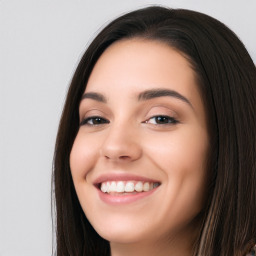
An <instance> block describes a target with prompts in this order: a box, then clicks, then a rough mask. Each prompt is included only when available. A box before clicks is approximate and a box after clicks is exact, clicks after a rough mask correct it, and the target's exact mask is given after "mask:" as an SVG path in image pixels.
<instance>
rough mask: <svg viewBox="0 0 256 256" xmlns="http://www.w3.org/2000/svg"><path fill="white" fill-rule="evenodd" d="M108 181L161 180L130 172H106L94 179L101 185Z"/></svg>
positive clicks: (94, 182) (96, 183) (95, 183)
mask: <svg viewBox="0 0 256 256" xmlns="http://www.w3.org/2000/svg"><path fill="white" fill-rule="evenodd" d="M106 181H144V182H158V183H160V181H158V180H155V179H151V178H147V177H143V176H139V175H136V174H130V173H106V174H102V175H100V176H98V177H97V178H96V179H95V180H94V181H93V184H94V185H99V184H101V183H102V182H106Z"/></svg>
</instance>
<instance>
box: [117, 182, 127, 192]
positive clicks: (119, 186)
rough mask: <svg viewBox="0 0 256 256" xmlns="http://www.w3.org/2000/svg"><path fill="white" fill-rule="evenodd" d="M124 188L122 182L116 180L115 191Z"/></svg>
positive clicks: (122, 190) (121, 190) (120, 190)
mask: <svg viewBox="0 0 256 256" xmlns="http://www.w3.org/2000/svg"><path fill="white" fill-rule="evenodd" d="M124 190H125V185H124V182H122V181H118V182H117V184H116V192H119V193H120V192H124Z"/></svg>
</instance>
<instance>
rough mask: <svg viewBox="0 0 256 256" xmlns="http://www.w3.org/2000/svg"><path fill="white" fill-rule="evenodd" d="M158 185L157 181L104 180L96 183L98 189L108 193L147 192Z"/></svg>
mask: <svg viewBox="0 0 256 256" xmlns="http://www.w3.org/2000/svg"><path fill="white" fill-rule="evenodd" d="M159 186H160V183H159V182H148V181H106V182H102V183H100V184H98V187H99V189H100V190H101V191H102V192H103V193H106V194H110V195H128V194H138V193H143V192H148V191H150V190H153V189H154V188H157V187H159Z"/></svg>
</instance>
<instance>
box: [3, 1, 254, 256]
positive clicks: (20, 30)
mask: <svg viewBox="0 0 256 256" xmlns="http://www.w3.org/2000/svg"><path fill="white" fill-rule="evenodd" d="M151 4H161V5H165V6H170V7H173V8H187V9H193V10H197V11H201V12H204V13H207V14H209V15H211V16H213V17H215V18H217V19H219V20H221V21H222V22H224V23H225V24H226V25H228V26H229V27H230V28H231V29H232V30H233V31H234V32H235V33H236V34H237V35H238V36H239V37H240V38H241V40H242V41H243V42H244V44H245V46H246V47H247V49H248V51H249V52H250V54H251V56H252V58H253V60H254V62H256V49H255V44H256V33H255V25H256V1H255V0H246V1H238V0H237V1H235V0H215V1H210V0H208V1H207V0H173V1H172V0H169V1H167V0H166V1H164V0H162V1H146V0H143V1H138V0H137V1H136V0H133V1H128V0H127V1H121V0H93V1H88V0H83V1H82V0H72V1H71V0H69V1H68V0H56V1H54V0H0V86H1V87H0V88H1V91H0V120H1V121H0V256H46V255H48V256H49V255H51V245H52V229H51V192H50V191H51V165H52V156H53V150H54V143H55V136H56V132H57V127H58V121H59V117H60V113H61V110H62V106H63V103H64V98H65V94H66V91H67V87H68V84H69V82H70V79H71V77H72V74H73V72H74V69H75V67H76V65H77V63H78V61H79V59H80V57H81V55H82V53H83V51H84V50H85V48H86V46H87V45H88V42H89V41H91V40H92V38H93V37H94V36H95V35H96V32H97V31H99V29H100V28H102V26H103V25H106V24H107V23H108V22H109V21H110V20H112V19H113V18H115V17H117V16H119V15H120V14H122V13H124V12H127V11H130V10H134V9H136V8H138V7H144V6H148V5H151Z"/></svg>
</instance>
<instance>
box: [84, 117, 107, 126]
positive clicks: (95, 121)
mask: <svg viewBox="0 0 256 256" xmlns="http://www.w3.org/2000/svg"><path fill="white" fill-rule="evenodd" d="M108 123H109V121H108V120H107V119H105V118H102V117H100V116H92V117H88V118H86V119H84V120H83V121H82V122H81V123H80V125H102V124H108Z"/></svg>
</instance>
